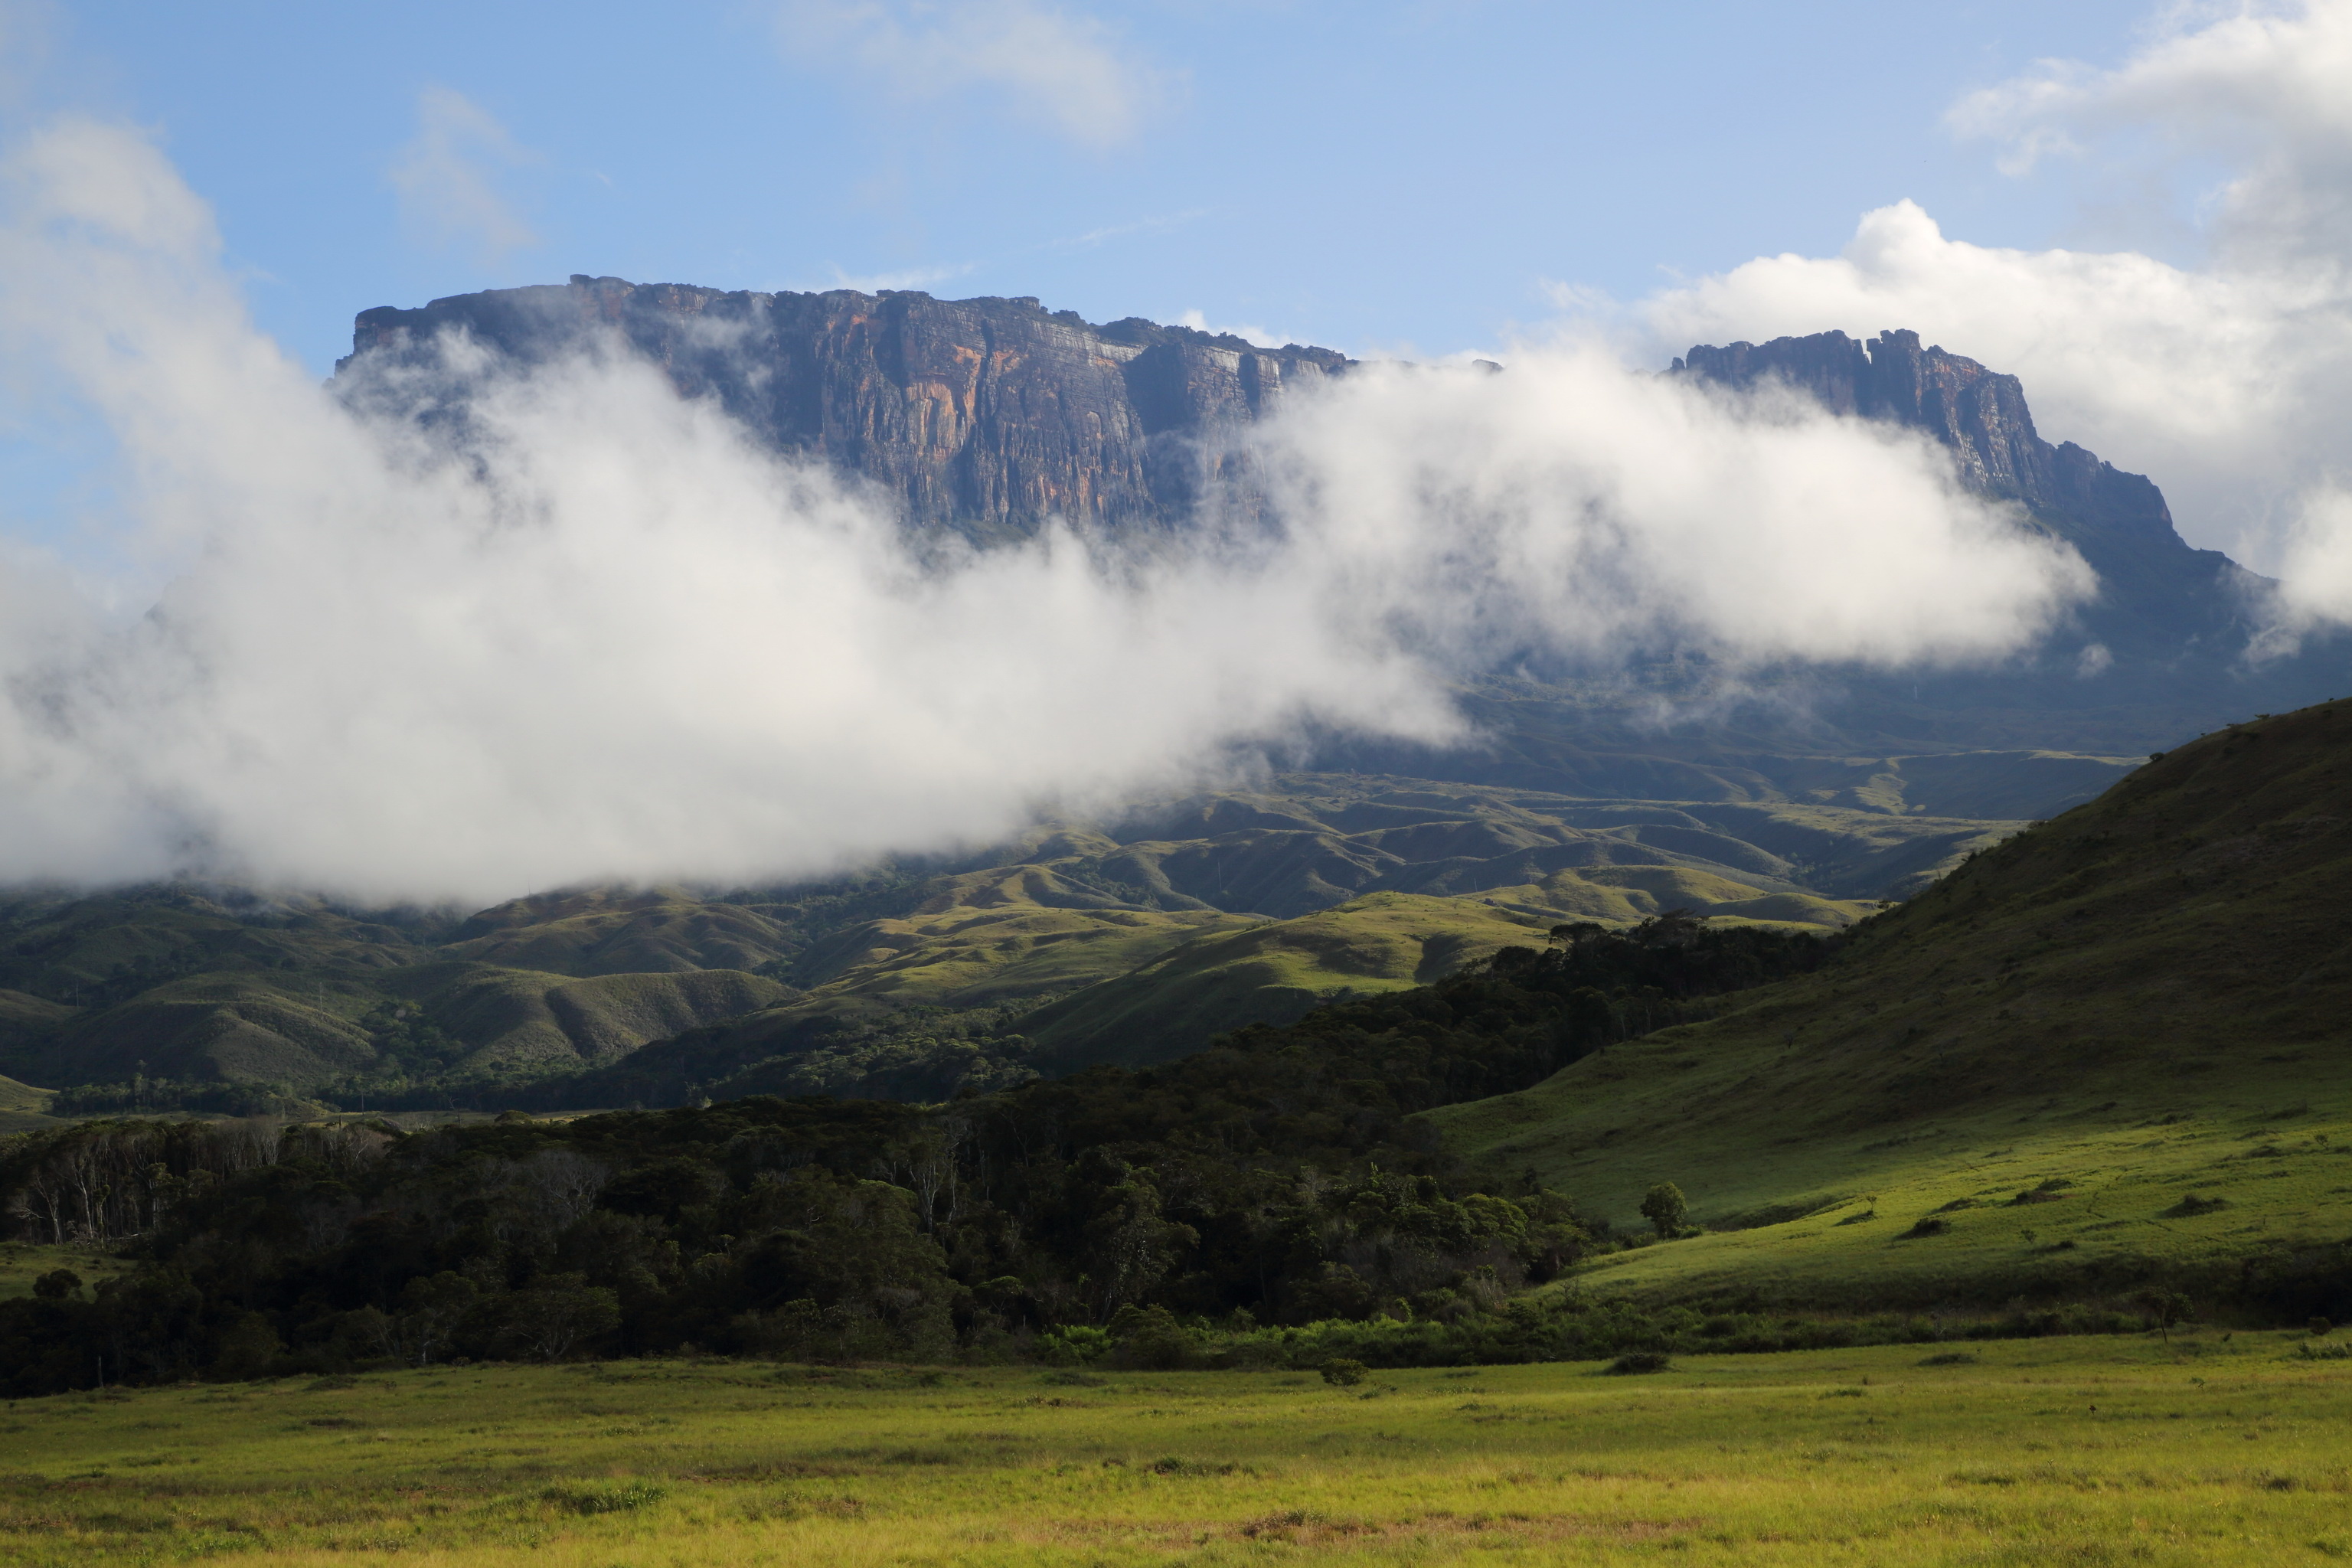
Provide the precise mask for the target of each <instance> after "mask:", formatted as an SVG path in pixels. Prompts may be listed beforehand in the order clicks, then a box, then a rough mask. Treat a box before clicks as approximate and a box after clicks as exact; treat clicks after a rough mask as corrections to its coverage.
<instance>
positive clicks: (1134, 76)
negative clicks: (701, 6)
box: [777, 0, 1168, 148]
mask: <svg viewBox="0 0 2352 1568" xmlns="http://www.w3.org/2000/svg"><path fill="white" fill-rule="evenodd" d="M777 33H778V37H780V38H781V39H782V43H783V46H784V50H785V53H786V54H787V55H788V56H789V57H791V58H796V59H800V60H803V61H805V62H806V63H808V64H810V65H811V66H814V67H817V68H830V69H845V70H848V71H851V72H854V73H856V75H858V76H859V77H861V78H864V79H868V80H870V81H871V82H873V83H874V84H876V85H877V86H878V87H880V88H882V89H884V90H886V91H887V92H890V93H892V94H894V95H895V96H897V97H898V98H900V99H904V100H915V101H924V100H945V99H951V98H957V97H961V96H962V95H964V94H967V93H972V92H978V93H982V94H983V95H989V96H993V97H995V98H996V99H998V100H1000V101H1002V102H1003V104H1004V106H1005V107H1006V108H1008V109H1009V110H1012V111H1013V113H1015V114H1016V115H1018V116H1020V117H1021V118H1023V119H1025V120H1029V121H1034V122H1036V123H1039V124H1042V125H1045V127H1047V128H1048V129H1050V130H1052V131H1054V132H1057V133H1059V134H1060V135H1062V136H1065V137H1066V138H1068V139H1069V140H1070V141H1072V142H1077V143H1078V144H1079V145H1081V146H1086V147H1096V148H1100V147H1108V146H1113V145H1116V144H1118V142H1125V141H1127V140H1128V139H1129V138H1130V137H1132V136H1133V135H1134V134H1135V132H1136V130H1137V128H1138V127H1139V125H1140V124H1141V123H1142V121H1143V120H1144V118H1145V117H1146V116H1147V115H1148V114H1149V113H1150V110H1152V109H1153V108H1154V107H1156V106H1157V104H1158V103H1159V102H1160V100H1162V99H1163V98H1164V97H1165V95H1166V91H1167V86H1168V77H1167V75H1166V73H1164V72H1162V71H1160V70H1158V69H1156V68H1153V67H1152V66H1151V65H1150V63H1149V62H1147V61H1146V60H1145V59H1144V58H1142V57H1141V56H1140V55H1139V54H1138V53H1136V52H1135V51H1134V50H1132V49H1131V48H1129V47H1128V46H1127V44H1126V43H1125V41H1124V40H1122V39H1121V38H1120V37H1118V35H1117V33H1116V32H1114V31H1113V30H1112V28H1111V27H1110V26H1108V24H1107V23H1105V22H1103V21H1102V20H1101V19H1100V18H1099V17H1097V16H1089V15H1087V13H1086V12H1084V11H1081V10H1076V9H1073V8H1069V7H1065V6H1057V5H1045V4H1040V3H1038V0H785V3H784V4H783V5H782V7H781V8H780V9H779V11H778V13H777Z"/></svg>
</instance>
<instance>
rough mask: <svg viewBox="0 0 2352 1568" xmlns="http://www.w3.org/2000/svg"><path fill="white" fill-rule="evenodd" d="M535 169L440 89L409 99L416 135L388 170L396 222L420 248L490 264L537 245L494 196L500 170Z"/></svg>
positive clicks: (532, 158) (474, 111)
mask: <svg viewBox="0 0 2352 1568" xmlns="http://www.w3.org/2000/svg"><path fill="white" fill-rule="evenodd" d="M536 162H538V154H536V153H533V152H531V151H530V149H529V148H527V147H524V146H522V145H521V144H520V143H519V142H516V141H515V139H514V138H513V137H512V136H511V135H509V133H508V132H507V128H506V127H505V126H503V125H501V124H499V121H497V120H496V119H495V118H493V117H492V116H491V115H490V114H489V113H488V110H484V109H483V108H481V106H480V105H478V104H477V103H475V102H474V101H473V100H471V99H468V98H467V97H466V96H465V95H464V94H463V93H458V92H453V91H451V90H450V89H447V88H446V87H428V88H426V89H425V90H424V91H423V92H421V93H419V94H418V95H417V100H416V135H415V139H414V140H413V141H411V142H408V143H407V144H406V145H405V146H404V147H402V148H401V150H400V152H399V153H398V155H397V156H395V157H394V160H393V163H392V167H391V169H390V171H389V176H390V178H391V180H392V185H393V189H394V190H395V191H397V192H398V193H399V194H400V209H401V216H402V218H403V219H404V221H405V222H406V223H407V224H408V225H409V226H411V228H412V229H413V230H414V231H415V233H416V235H417V236H418V237H419V238H421V239H422V240H423V241H424V242H425V243H426V244H428V245H431V246H434V247H438V248H445V249H465V250H467V251H469V252H470V253H472V254H473V255H474V256H475V257H476V258H478V259H480V260H482V261H485V262H490V261H496V260H498V259H499V258H501V257H503V256H506V255H507V254H508V253H509V252H511V251H515V250H520V249H521V248H523V247H526V246H530V245H536V244H537V243H539V236H538V235H537V234H536V233H535V232H533V230H532V229H531V226H530V225H529V224H528V223H526V222H524V221H523V219H522V217H521V216H520V215H519V214H518V213H517V212H516V211H515V209H514V206H513V205H512V204H511V203H510V202H509V201H508V199H507V198H506V197H505V196H504V195H501V194H500V193H499V186H498V182H499V175H500V174H503V173H505V172H506V171H509V170H512V169H516V168H520V167H522V166H524V165H527V164H530V163H536Z"/></svg>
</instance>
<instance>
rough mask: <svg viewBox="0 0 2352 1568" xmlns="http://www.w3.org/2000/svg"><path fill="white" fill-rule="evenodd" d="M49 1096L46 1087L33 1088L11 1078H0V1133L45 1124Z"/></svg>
mask: <svg viewBox="0 0 2352 1568" xmlns="http://www.w3.org/2000/svg"><path fill="white" fill-rule="evenodd" d="M51 1098H52V1097H51V1095H50V1093H49V1091H48V1090H47V1089H35V1088H34V1087H33V1086H32V1085H30V1084H24V1083H18V1082H17V1081H16V1079H13V1078H0V1133H7V1132H26V1131H31V1130H32V1129H34V1128H36V1127H46V1126H47V1125H48V1124H49V1121H50V1117H49V1114H48V1110H49V1100H50V1099H51Z"/></svg>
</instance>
